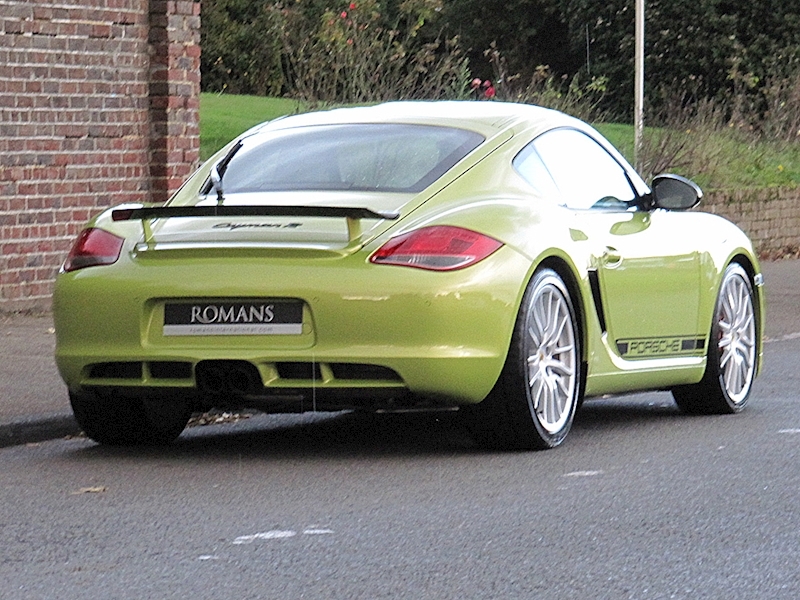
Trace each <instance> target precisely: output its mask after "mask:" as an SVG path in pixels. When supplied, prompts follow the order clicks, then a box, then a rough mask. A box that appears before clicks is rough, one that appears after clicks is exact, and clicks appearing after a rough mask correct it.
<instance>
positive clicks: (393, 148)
mask: <svg viewBox="0 0 800 600" xmlns="http://www.w3.org/2000/svg"><path fill="white" fill-rule="evenodd" d="M267 135H268V137H267V136H265V135H259V134H256V135H254V136H252V137H249V138H245V139H244V140H242V144H241V147H240V148H239V149H238V150H237V151H236V153H235V154H234V155H233V158H231V160H230V162H229V163H228V165H227V166H226V167H225V169H224V171H223V187H224V189H225V193H226V194H229V193H237V192H241V193H243V192H262V191H293V190H360V191H383V192H419V191H422V190H423V189H425V188H426V187H428V186H429V185H430V184H431V183H433V182H434V181H436V180H437V179H438V178H439V177H441V176H442V175H443V174H444V173H446V172H447V171H448V170H449V169H450V168H451V167H452V166H453V165H455V164H456V163H457V162H458V161H459V160H461V159H462V158H464V157H465V156H466V155H467V154H469V153H470V152H471V151H472V150H474V149H475V148H476V147H477V146H478V145H480V144H481V143H482V142H483V140H484V138H483V136H482V135H480V134H478V133H475V132H473V131H466V130H463V129H454V128H450V127H435V126H427V125H401V124H359V125H326V126H315V127H303V128H298V129H289V130H285V131H276V132H270V133H269V134H267Z"/></svg>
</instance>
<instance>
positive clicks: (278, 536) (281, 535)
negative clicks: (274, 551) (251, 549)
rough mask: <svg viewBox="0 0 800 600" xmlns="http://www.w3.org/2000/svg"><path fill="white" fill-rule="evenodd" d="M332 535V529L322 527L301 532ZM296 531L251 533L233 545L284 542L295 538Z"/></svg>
mask: <svg viewBox="0 0 800 600" xmlns="http://www.w3.org/2000/svg"><path fill="white" fill-rule="evenodd" d="M331 533H333V530H332V529H325V528H322V527H308V528H306V529H304V530H303V535H329V534H331ZM296 535H297V532H296V531H292V530H291V529H274V530H272V531H262V532H261V533H253V534H250V535H240V536H239V537H237V538H236V539H235V540H233V542H231V543H233V544H236V545H240V544H252V543H253V542H255V541H256V540H284V539H287V538H291V537H295V536H296Z"/></svg>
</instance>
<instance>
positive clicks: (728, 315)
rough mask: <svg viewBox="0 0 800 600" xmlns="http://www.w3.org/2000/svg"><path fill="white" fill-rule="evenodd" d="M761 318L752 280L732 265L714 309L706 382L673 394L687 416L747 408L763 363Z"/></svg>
mask: <svg viewBox="0 0 800 600" xmlns="http://www.w3.org/2000/svg"><path fill="white" fill-rule="evenodd" d="M756 319H757V317H756V309H755V303H754V300H753V286H752V284H751V283H750V278H749V277H748V275H747V273H746V272H745V270H744V269H743V268H742V266H741V265H739V264H738V263H731V264H730V265H728V268H727V269H725V273H724V274H723V276H722V284H721V285H720V290H719V296H718V297H717V303H716V306H715V308H714V316H713V320H712V323H711V334H710V336H709V342H708V355H707V362H706V371H705V373H704V375H703V379H701V380H700V382H699V383H697V384H694V385H683V386H679V387H676V388H674V389H673V390H672V396H673V398H675V402H676V404H677V405H678V407H679V408H680V409H681V410H682V411H683V412H685V413H688V414H731V413H738V412H740V411H742V410H743V409H744V407H745V406H746V405H747V400H748V398H749V396H750V390H751V388H752V386H753V380H754V379H755V376H756V369H757V365H758V337H757V336H758V331H759V328H758V323H757V321H756Z"/></svg>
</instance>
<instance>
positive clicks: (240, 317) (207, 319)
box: [164, 300, 303, 335]
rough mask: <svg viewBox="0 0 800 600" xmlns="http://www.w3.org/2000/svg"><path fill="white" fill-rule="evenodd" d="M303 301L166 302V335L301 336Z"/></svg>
mask: <svg viewBox="0 0 800 600" xmlns="http://www.w3.org/2000/svg"><path fill="white" fill-rule="evenodd" d="M302 332H303V304H302V303H301V302H293V301H278V302H275V301H272V300H255V301H248V302H196V303H180V304H165V305H164V335H299V334H301V333H302Z"/></svg>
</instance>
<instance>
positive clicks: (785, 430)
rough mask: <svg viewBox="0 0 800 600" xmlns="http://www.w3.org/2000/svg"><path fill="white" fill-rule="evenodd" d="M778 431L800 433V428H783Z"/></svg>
mask: <svg viewBox="0 0 800 600" xmlns="http://www.w3.org/2000/svg"><path fill="white" fill-rule="evenodd" d="M778 433H800V429H781V430H780V431H778Z"/></svg>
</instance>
